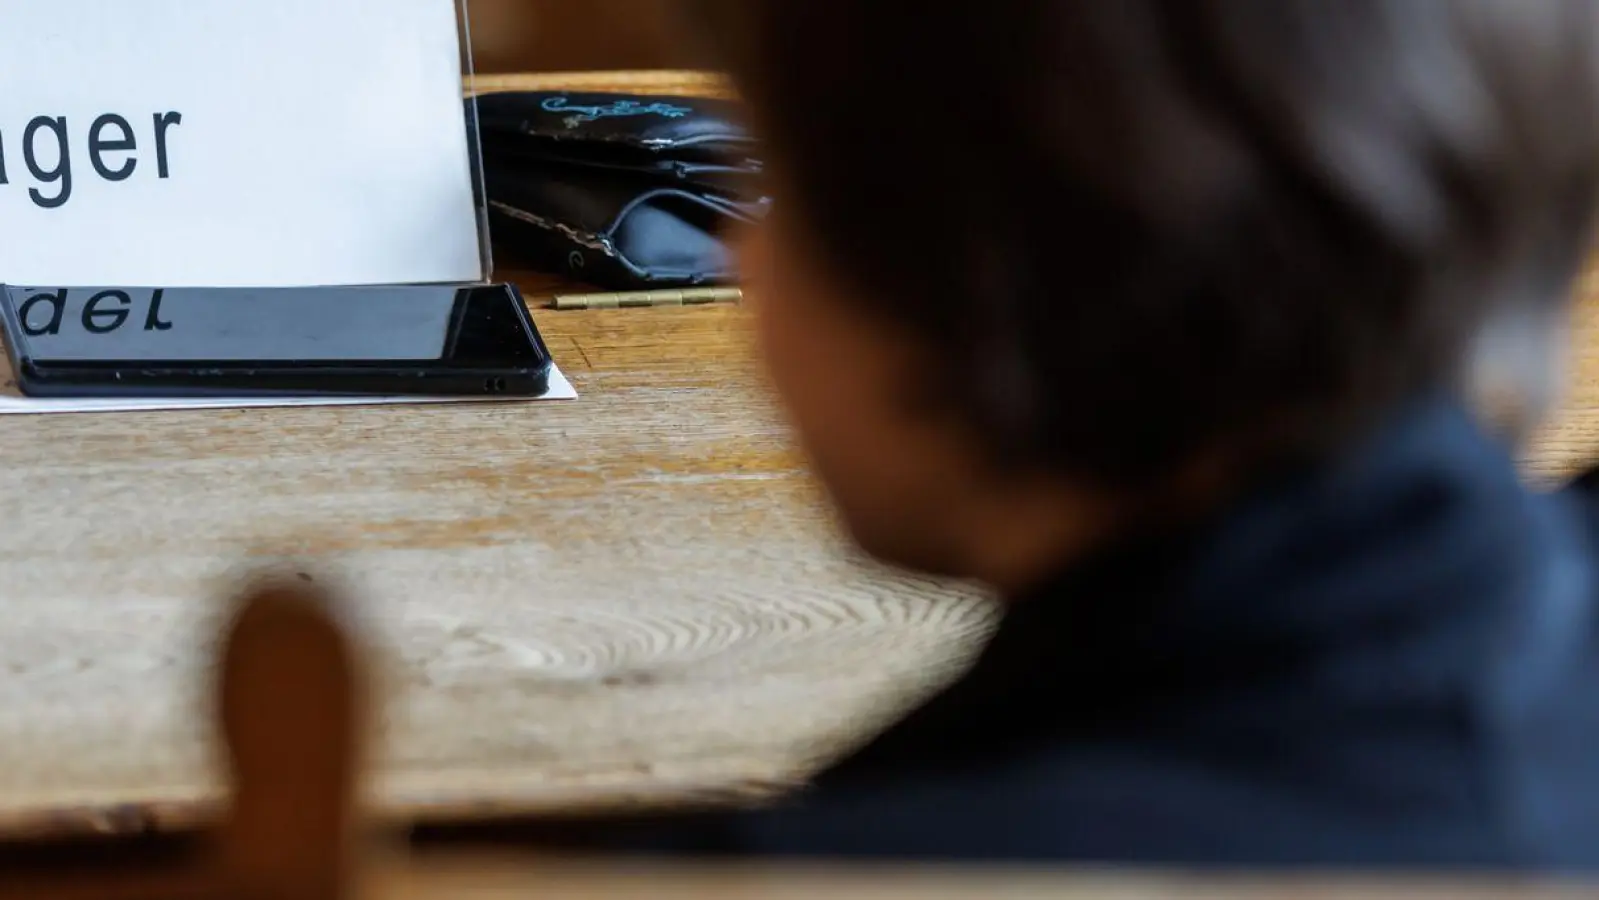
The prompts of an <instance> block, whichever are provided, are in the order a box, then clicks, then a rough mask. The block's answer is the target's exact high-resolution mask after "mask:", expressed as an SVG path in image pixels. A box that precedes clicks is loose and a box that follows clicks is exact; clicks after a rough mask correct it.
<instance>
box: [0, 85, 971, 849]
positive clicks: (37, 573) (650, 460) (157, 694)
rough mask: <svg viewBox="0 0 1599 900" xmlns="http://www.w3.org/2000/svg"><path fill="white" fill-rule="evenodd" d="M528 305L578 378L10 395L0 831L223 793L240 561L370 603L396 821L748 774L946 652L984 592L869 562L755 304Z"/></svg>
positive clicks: (673, 787) (110, 825)
mask: <svg viewBox="0 0 1599 900" xmlns="http://www.w3.org/2000/svg"><path fill="white" fill-rule="evenodd" d="M565 81H566V83H575V84H579V85H587V86H603V87H615V88H619V89H647V90H661V89H664V90H667V91H685V92H689V91H693V92H705V91H714V90H716V89H717V85H716V82H715V81H714V80H712V79H708V78H705V77H702V76H678V75H671V74H667V75H654V76H641V75H619V76H601V77H595V76H589V77H588V78H586V79H584V78H577V79H566V80H565ZM510 83H511V84H530V83H533V82H531V81H521V82H510ZM505 84H506V82H504V81H499V82H491V83H489V85H488V87H490V88H493V87H496V86H504V85H505ZM500 274H501V276H502V277H512V278H516V279H519V280H521V281H522V282H523V283H524V284H525V285H526V286H527V287H528V289H529V291H530V293H531V294H532V295H535V296H536V295H539V294H542V293H547V292H548V290H549V288H550V284H551V281H550V279H547V278H539V277H538V276H534V275H530V274H528V273H514V272H503V271H502V272H501V273H500ZM535 317H536V319H537V321H538V324H539V327H540V328H541V329H542V331H543V332H544V334H545V336H546V339H547V341H548V343H549V345H550V347H551V349H552V351H553V353H554V354H555V357H556V359H557V361H558V363H559V364H560V365H561V366H562V368H563V369H564V370H565V371H566V372H567V373H568V374H569V375H570V377H571V379H572V381H573V382H574V383H575V385H576V386H577V388H578V390H579V392H580V393H581V399H580V400H578V401H575V402H569V403H531V404H528V403H510V404H495V405H478V404H460V405H450V406H446V407H437V406H433V407H425V408H420V407H411V408H360V409H298V410H273V411H261V410H253V411H234V412H221V413H218V412H174V413H155V414H130V415H87V416H70V417H55V416H38V417H15V416H12V417H0V448H3V451H0V452H3V454H4V457H3V458H4V463H3V464H0V510H4V521H5V523H6V525H7V527H6V528H5V530H4V531H3V532H0V593H3V599H4V604H3V606H0V609H3V613H0V615H3V618H0V834H3V833H6V832H11V833H16V832H25V833H29V834H39V833H59V832H63V831H66V832H74V831H80V830H83V829H96V830H113V831H123V830H138V829H144V828H148V827H151V825H152V824H153V823H163V822H166V823H180V822H185V821H187V820H189V819H190V818H192V817H193V816H194V815H195V814H196V812H197V811H200V810H202V809H203V806H197V804H203V802H204V801H206V800H208V799H211V798H212V794H213V792H214V789H215V785H216V784H217V781H216V779H215V769H214V767H213V766H212V765H211V762H212V761H211V759H210V756H209V753H210V749H209V748H210V743H209V736H208V735H207V734H205V733H204V731H203V728H202V726H201V724H200V723H202V722H203V721H204V717H203V716H202V715H200V714H199V713H200V712H201V710H200V708H199V706H198V703H199V698H200V697H201V696H202V695H201V693H200V692H201V690H202V689H203V678H204V675H205V672H204V670H203V666H204V664H205V661H206V656H205V655H204V654H205V652H206V649H207V648H205V647H204V646H203V644H202V641H203V639H204V636H206V635H208V634H209V633H210V629H211V627H212V626H213V625H214V621H213V615H214V612H215V610H214V607H213V601H214V600H215V599H216V598H218V597H220V596H221V595H222V594H223V593H224V592H225V591H226V589H227V587H228V585H229V584H230V581H231V579H233V578H234V577H236V575H237V574H239V573H240V572H241V571H246V570H249V569H251V568H253V567H260V566H290V567H300V569H301V570H303V571H305V572H306V573H307V574H309V575H313V576H314V577H330V578H336V579H340V580H342V581H343V582H345V583H347V584H348V585H350V586H351V588H352V591H353V593H355V594H356V595H358V596H359V597H360V598H362V600H363V601H364V603H363V610H362V611H363V613H364V617H365V620H366V621H367V623H368V625H369V630H370V634H371V636H372V639H373V641H374V643H376V644H378V645H379V646H380V647H382V648H384V649H385V651H386V652H387V653H388V655H389V664H390V667H389V678H388V681H387V683H386V688H387V689H388V691H389V696H390V698H391V700H390V702H389V705H388V709H387V715H386V722H385V734H386V740H385V742H384V746H383V752H382V754H381V761H382V767H381V772H382V775H381V777H380V783H379V785H378V791H379V798H378V800H379V803H380V805H381V806H382V807H383V808H384V809H385V810H387V811H390V812H392V813H393V814H395V815H399V816H405V817H411V816H425V817H429V818H451V817H455V816H463V815H477V814H480V813H483V812H485V811H487V810H490V809H494V810H502V811H528V810H540V809H550V808H560V809H573V808H577V807H586V806H590V805H603V804H608V803H613V802H614V803H647V802H655V801H659V802H678V801H682V800H690V799H692V800H701V799H707V798H709V799H718V798H724V797H726V798H738V797H746V796H758V795H761V794H764V793H767V792H770V791H771V790H774V789H781V788H782V787H785V786H787V785H789V784H790V783H792V782H793V781H794V780H795V779H796V778H800V777H802V776H803V775H804V773H805V771H806V770H807V769H809V768H810V767H812V766H814V765H815V764H816V762H817V761H818V760H819V759H820V758H822V757H825V756H826V755H828V754H830V753H833V752H836V751H837V750H839V749H840V748H841V747H842V746H843V745H845V744H847V743H848V742H849V741H850V740H852V739H854V738H855V737H856V736H858V735H859V734H860V733H861V732H862V730H863V729H869V728H871V727H872V725H873V724H874V723H875V722H876V721H877V720H879V719H880V718H881V717H882V716H884V715H887V714H891V713H892V712H893V711H894V710H895V709H896V708H898V707H900V706H903V705H904V704H905V703H907V702H910V701H912V700H913V699H914V698H915V697H916V695H919V694H921V693H922V692H924V691H926V690H928V689H930V688H932V687H935V686H936V685H937V684H938V683H939V682H940V681H941V680H943V679H946V678H947V677H950V676H951V675H953V674H954V673H955V670H954V669H953V668H952V667H954V666H958V665H959V664H960V663H961V661H962V659H963V656H964V655H965V654H966V652H967V651H968V649H969V648H970V647H971V646H972V644H973V642H974V641H975V640H977V639H979V638H980V637H981V636H982V635H983V634H984V632H985V630H986V629H987V628H988V626H989V623H990V621H991V610H990V608H989V607H988V606H987V604H986V603H984V602H983V601H982V600H981V599H979V598H977V597H976V596H975V595H974V594H973V593H972V592H971V591H969V590H967V589H965V588H963V587H958V586H952V585H945V584H937V583H933V582H931V581H926V580H921V579H914V578H907V577H903V576H899V575H896V574H890V573H886V572H881V571H877V570H874V569H872V568H870V567H867V566H865V565H863V564H861V563H860V562H858V561H855V560H852V559H850V558H849V556H848V555H847V553H846V552H845V550H844V548H843V546H842V544H841V542H840V540H839V539H838V537H837V534H836V532H835V530H834V529H833V527H832V524H831V522H830V521H829V519H828V517H827V515H826V512H825V510H824V507H823V505H822V504H821V503H820V502H819V500H818V497H817V493H816V489H815V486H814V485H813V484H812V482H811V480H810V479H809V477H808V476H807V474H806V472H805V471H804V469H803V467H802V464H801V461H800V460H799V459H798V458H797V457H796V455H795V453H794V451H793V449H792V444H791V441H790V440H789V434H788V432H787V430H786V428H785V427H784V425H783V424H782V423H781V422H780V420H779V418H778V416H777V415H776V414H775V412H774V409H773V407H772V404H771V403H770V402H769V400H768V398H767V394H766V392H765V391H764V390H763V389H762V387H761V385H760V384H759V382H758V379H757V375H756V370H755V369H754V367H753V366H752V365H751V364H750V362H751V361H750V354H749V352H748V341H747V340H746V329H745V322H744V314H743V311H742V310H741V309H740V308H737V307H726V306H724V307H714V308H686V309H661V310H648V309H646V310H621V311H596V312H551V311H537V312H536V313H535Z"/></svg>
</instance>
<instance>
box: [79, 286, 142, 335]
mask: <svg viewBox="0 0 1599 900" xmlns="http://www.w3.org/2000/svg"><path fill="white" fill-rule="evenodd" d="M113 298H114V299H115V300H116V301H117V302H118V303H120V304H122V307H123V308H122V309H112V310H102V309H100V301H101V300H110V299H113ZM132 305H133V298H132V297H129V296H128V295H127V294H124V293H122V292H121V291H101V292H100V293H98V294H95V295H94V296H93V297H90V298H89V302H88V303H87V304H86V305H85V306H84V307H83V328H84V330H85V331H87V332H89V333H90V334H110V333H111V332H113V331H116V330H117V329H118V328H121V327H122V326H123V324H124V323H126V322H127V321H128V309H127V308H128V307H130V306H132ZM101 319H109V320H111V324H109V325H102V324H100V320H101Z"/></svg>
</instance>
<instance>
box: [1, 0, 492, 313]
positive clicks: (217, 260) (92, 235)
mask: <svg viewBox="0 0 1599 900" xmlns="http://www.w3.org/2000/svg"><path fill="white" fill-rule="evenodd" d="M0 85H5V90H3V91H0V283H8V282H9V283H12V284H19V283H24V284H150V285H166V286H170V287H190V286H219V287H231V286H247V287H290V286H303V285H349V284H386V283H410V282H437V281H476V280H480V279H483V278H486V277H487V275H488V273H487V272H486V271H484V261H483V254H482V251H481V245H480V242H479V233H478V221H479V219H478V213H477V206H476V199H475V195H474V191H473V186H474V180H475V175H474V174H473V171H472V168H471V163H470V159H471V154H470V152H469V143H468V138H467V129H466V117H465V114H464V111H463V108H462V102H461V98H462V93H461V56H460V35H459V30H458V25H457V20H456V15H455V0H5V2H3V3H0Z"/></svg>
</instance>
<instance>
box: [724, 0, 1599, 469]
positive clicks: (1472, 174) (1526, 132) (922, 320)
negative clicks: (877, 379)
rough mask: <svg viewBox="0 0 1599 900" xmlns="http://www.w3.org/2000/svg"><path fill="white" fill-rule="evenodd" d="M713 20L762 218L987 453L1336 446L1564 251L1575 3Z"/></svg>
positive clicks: (1571, 234)
mask: <svg viewBox="0 0 1599 900" xmlns="http://www.w3.org/2000/svg"><path fill="white" fill-rule="evenodd" d="M704 6H705V7H706V9H705V14H706V17H707V21H708V22H710V23H711V24H712V26H713V30H714V32H715V33H716V35H717V37H718V39H719V41H718V43H719V45H720V47H721V50H722V52H723V53H724V57H723V58H724V59H725V60H726V62H727V64H728V66H729V67H730V68H731V69H732V70H733V72H734V74H735V78H736V80H737V82H738V84H739V86H740V89H741V91H742V92H743V93H744V94H745V96H746V98H747V99H748V100H749V101H750V102H751V106H752V109H753V116H754V119H755V122H756V126H757V128H758V130H759V131H760V132H761V133H762V135H763V136H764V137H765V138H766V139H767V140H768V142H769V147H770V150H769V152H770V155H771V159H772V162H773V170H774V172H775V174H776V177H777V181H778V185H779V186H778V188H777V196H776V199H777V201H778V202H780V203H782V204H785V205H786V207H787V212H788V213H789V214H790V215H792V216H795V217H796V218H797V221H799V222H801V223H802V225H803V227H804V228H805V230H806V232H807V233H808V235H809V236H810V237H811V238H813V239H814V241H815V242H816V244H817V246H818V247H819V248H820V251H821V255H822V258H823V259H824V261H825V263H826V264H827V265H828V266H829V267H831V268H832V269H833V270H834V274H835V275H836V276H838V277H840V278H842V279H843V280H844V282H845V283H846V284H848V285H850V286H851V287H852V288H854V290H853V291H852V292H851V293H852V296H851V298H850V299H851V301H852V302H857V303H859V304H860V305H861V306H862V308H863V309H864V310H866V311H868V312H870V313H873V314H876V315H878V316H880V317H883V318H885V319H886V320H889V321H892V322H895V323H898V324H899V325H902V326H904V327H905V328H906V329H909V330H911V331H912V332H914V333H915V334H917V335H919V336H920V337H921V338H922V339H924V340H925V341H926V342H928V343H929V345H930V346H936V347H938V348H942V349H943V351H944V354H945V355H947V358H949V359H951V360H957V361H967V362H969V363H970V365H971V367H972V368H971V372H970V377H967V375H966V374H964V373H962V372H960V371H955V370H950V369H938V370H936V371H930V373H929V379H930V382H936V384H933V387H934V388H935V389H937V390H940V391H943V392H946V396H947V398H948V400H949V401H950V402H952V403H955V404H958V407H959V410H960V412H961V413H962V414H963V415H964V416H966V417H967V418H968V419H969V420H970V421H971V422H972V423H973V424H974V425H975V426H977V427H978V428H979V429H980V430H981V432H982V433H984V434H987V435H990V436H992V441H993V446H994V449H995V451H996V452H997V453H998V454H1000V455H1001V456H1002V457H1003V458H1004V459H1006V460H1008V461H1012V462H1024V463H1030V464H1038V465H1043V466H1048V467H1051V468H1054V469H1059V470H1062V471H1067V472H1071V473H1073V474H1076V475H1078V476H1081V477H1085V478H1090V479H1095V480H1099V481H1104V482H1117V483H1123V484H1136V483H1141V482H1147V481H1149V480H1151V479H1156V478H1159V477H1161V476H1162V475H1163V474H1165V473H1170V472H1172V471H1174V470H1175V468H1176V467H1179V466H1181V465H1182V464H1183V463H1184V461H1185V460H1191V459H1194V458H1195V457H1196V455H1198V454H1203V453H1206V452H1210V451H1214V450H1216V449H1218V448H1226V447H1229V446H1234V445H1258V444H1259V443H1260V442H1262V441H1264V442H1266V444H1267V445H1268V446H1270V447H1273V448H1279V449H1280V448H1283V447H1284V446H1285V445H1287V444H1289V443H1299V444H1302V445H1304V446H1306V447H1325V446H1327V445H1328V444H1329V442H1333V441H1338V440H1342V439H1344V438H1346V437H1347V436H1348V435H1349V434H1350V433H1351V432H1352V431H1353V430H1355V429H1358V428H1360V427H1363V426H1364V425H1365V424H1366V423H1368V422H1370V421H1371V420H1372V419H1373V418H1374V417H1376V416H1379V415H1382V414H1384V413H1385V412H1386V411H1388V410H1390V409H1392V408H1393V407H1394V406H1395V405H1396V404H1397V403H1400V402H1402V401H1403V400H1405V399H1406V398H1407V397H1410V396H1412V395H1416V394H1419V393H1421V392H1424V391H1428V390H1436V389H1450V388H1452V387H1453V386H1454V385H1455V384H1456V383H1457V379H1458V378H1459V377H1460V375H1461V372H1460V368H1461V366H1462V365H1463V363H1464V359H1465V356H1466V350H1467V345H1468V344H1469V342H1470V341H1471V340H1472V338H1473V337H1474V336H1475V333H1476V331H1477V330H1478V328H1479V327H1480V326H1481V324H1482V323H1483V321H1484V320H1485V319H1486V317H1487V316H1488V315H1489V313H1491V312H1493V311H1494V310H1496V309H1497V308H1501V307H1502V306H1504V305H1506V304H1544V305H1548V304H1556V303H1559V302H1561V301H1562V300H1563V299H1564V298H1565V297H1566V296H1567V293H1568V291H1569V289H1570V286H1571V282H1572V279H1573V277H1574V276H1575V274H1576V273H1577V271H1578V269H1579V268H1580V264H1581V262H1582V260H1583V256H1584V253H1585V250H1586V248H1587V238H1588V230H1589V225H1590V218H1591V213H1592V210H1593V202H1594V198H1595V188H1596V187H1599V184H1596V176H1599V118H1596V115H1599V73H1596V57H1595V54H1596V49H1599V48H1596V46H1595V38H1596V35H1599V32H1596V31H1595V27H1596V17H1595V11H1596V3H1595V2H1593V0H984V2H954V0H951V2H945V3H939V2H931V3H929V2H925V0H917V2H912V0H725V2H716V0H712V2H708V3H706V4H704ZM825 351H826V348H818V352H825Z"/></svg>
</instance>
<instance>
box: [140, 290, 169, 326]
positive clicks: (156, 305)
mask: <svg viewBox="0 0 1599 900" xmlns="http://www.w3.org/2000/svg"><path fill="white" fill-rule="evenodd" d="M166 295H167V292H166V291H165V290H159V291H156V292H155V293H154V294H151V295H150V314H149V315H147V316H145V317H144V330H145V331H171V330H172V323H171V322H163V321H161V300H162V298H164V297H165V296H166Z"/></svg>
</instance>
